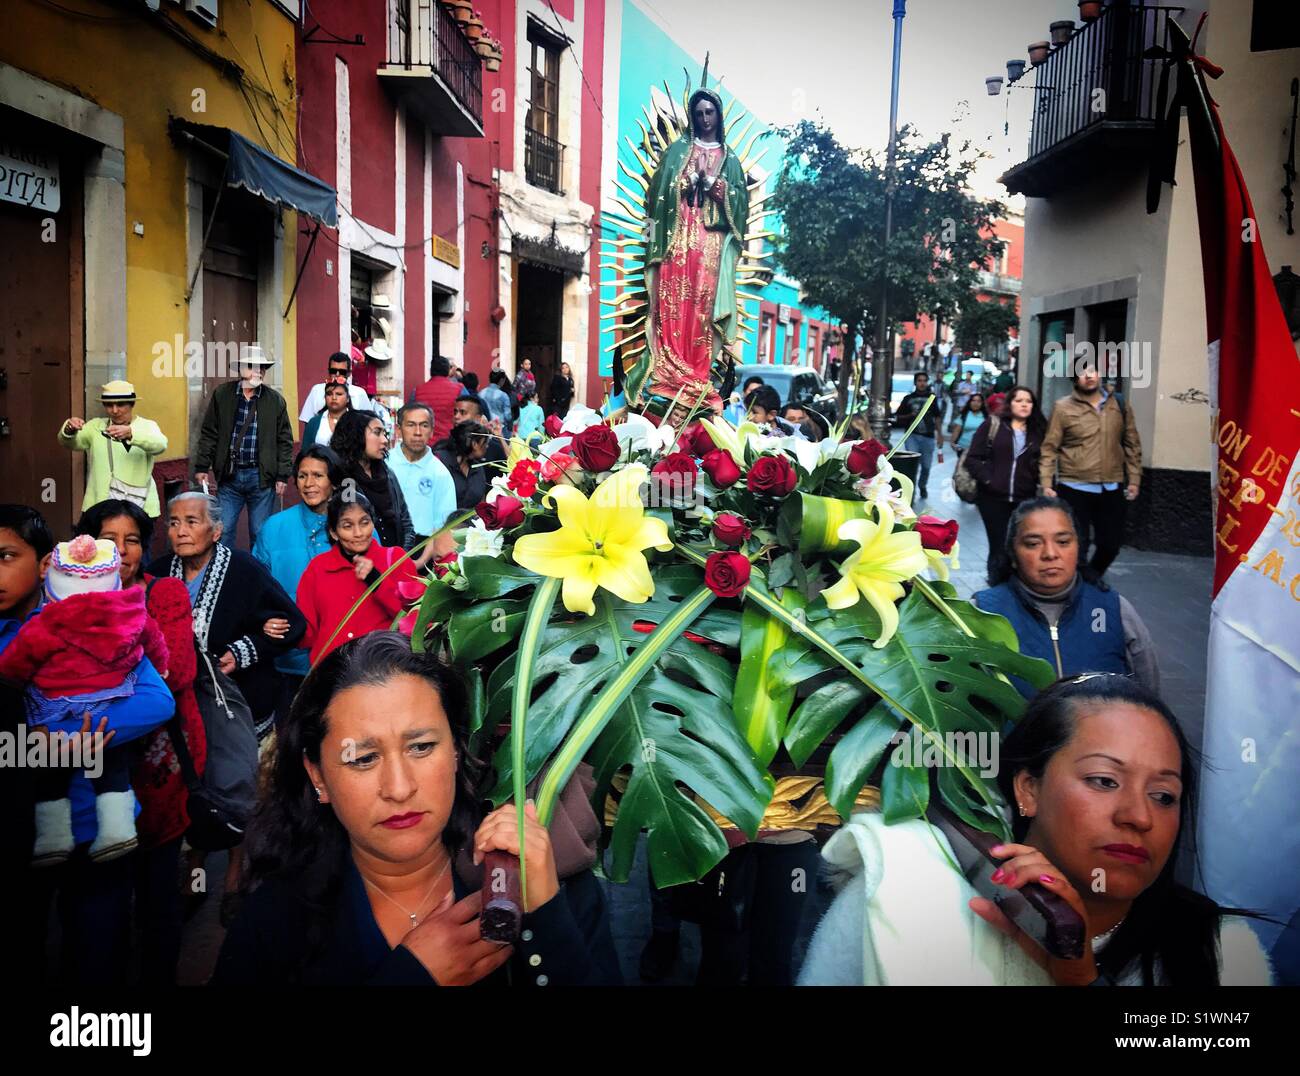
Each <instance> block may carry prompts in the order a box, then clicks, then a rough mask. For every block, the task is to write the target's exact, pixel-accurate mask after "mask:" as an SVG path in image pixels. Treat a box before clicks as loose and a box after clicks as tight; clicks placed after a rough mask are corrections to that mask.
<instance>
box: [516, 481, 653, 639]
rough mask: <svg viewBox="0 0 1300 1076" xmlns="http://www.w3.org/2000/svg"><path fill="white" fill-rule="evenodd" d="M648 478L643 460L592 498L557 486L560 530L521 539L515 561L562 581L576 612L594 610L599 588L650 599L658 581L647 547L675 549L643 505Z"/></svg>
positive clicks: (566, 601)
mask: <svg viewBox="0 0 1300 1076" xmlns="http://www.w3.org/2000/svg"><path fill="white" fill-rule="evenodd" d="M648 477H649V471H647V470H646V468H645V467H644V466H642V465H641V464H639V463H637V464H632V465H631V466H629V467H624V468H623V469H622V470H621V471H618V472H616V473H615V474H612V475H610V476H609V478H607V479H605V481H603V482H602V483H601V484H600V485H599V486H597V487H596V491H595V492H594V493H593V494H592V495H591V499H590V500H588V499H587V497H586V495H585V494H583V492H582V491H581V490H579V489H577V488H576V487H574V486H564V485H560V486H556V487H554V488H553V489H552V490H551V491H550V493H548V494H547V497H548V499H549V500H551V501H552V502H553V503H554V504H555V509H556V513H557V514H558V516H559V518H560V529H559V530H556V531H550V532H549V533H547V534H526V535H524V536H523V537H522V538H520V539H519V540H518V541H516V542H515V549H514V558H515V563H516V564H519V565H520V566H521V567H524V568H527V569H528V570H529V571H532V572H536V573H537V574H538V575H545V576H550V577H551V578H553V579H563V580H564V590H563V592H562V593H563V597H564V607H565V608H566V609H567V610H568V611H569V612H571V613H586V614H587V615H588V616H591V615H592V614H594V613H595V612H596V603H595V602H594V601H593V600H592V598H593V596H594V595H595V593H596V588H597V587H604V588H605V589H606V590H608V591H610V592H611V593H613V594H616V595H618V597H620V598H622V599H623V600H624V601H628V602H637V603H639V602H644V601H648V600H649V599H650V597H651V596H652V595H653V594H654V592H655V585H654V580H653V579H652V578H651V577H650V565H649V564H647V563H646V559H645V554H644V553H643V552H642V550H644V549H645V548H647V547H648V546H654V547H655V548H656V549H662V550H669V549H672V547H673V543H672V541H671V540H670V539H669V537H668V527H667V526H666V525H665V523H664V521H663V520H662V519H657V518H656V517H654V516H648V515H646V514H645V508H644V506H643V505H642V503H641V485H642V483H644V482H645V481H646V479H647V478H648Z"/></svg>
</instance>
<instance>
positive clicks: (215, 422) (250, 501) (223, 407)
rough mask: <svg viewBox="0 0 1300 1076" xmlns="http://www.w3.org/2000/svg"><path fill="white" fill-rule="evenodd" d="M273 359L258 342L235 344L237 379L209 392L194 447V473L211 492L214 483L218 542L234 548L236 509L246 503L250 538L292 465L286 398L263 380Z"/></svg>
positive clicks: (279, 492) (280, 491) (281, 489)
mask: <svg viewBox="0 0 1300 1076" xmlns="http://www.w3.org/2000/svg"><path fill="white" fill-rule="evenodd" d="M274 362H275V360H274V359H270V358H268V357H267V355H266V352H265V351H263V350H262V348H261V347H259V346H258V345H257V344H242V345H240V349H239V380H238V381H227V382H225V383H224V384H221V385H218V386H217V387H216V388H215V389H213V391H212V397H211V399H209V400H208V407H207V410H206V411H205V412H204V415H203V425H202V426H201V427H200V428H199V443H198V447H197V448H196V449H195V451H194V477H195V480H196V481H199V482H205V483H206V484H207V486H208V489H209V491H211V490H212V487H213V486H216V487H217V489H216V494H217V500H218V501H220V503H221V515H222V520H223V522H224V528H223V530H222V532H221V543H222V544H223V545H224V546H226V548H227V549H234V547H235V535H236V533H237V531H238V528H239V514H240V513H241V512H242V511H243V510H244V508H245V507H247V508H248V540H249V543H250V544H251V543H252V542H255V541H257V532H258V531H259V530H260V529H261V526H262V524H263V523H264V522H265V521H266V518H267V517H268V516H269V515H270V514H271V509H272V507H273V506H274V503H275V499H276V498H277V497H280V496H283V494H284V487H285V484H286V483H287V482H288V480H289V472H290V470H291V468H292V465H293V428H292V426H291V425H290V423H289V411H288V408H287V407H286V406H285V403H284V397H283V396H281V395H280V394H279V393H278V392H276V391H275V389H273V388H271V386H270V385H267V384H265V377H266V370H267V368H268V367H270V366H272V365H274Z"/></svg>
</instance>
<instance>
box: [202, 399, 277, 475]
mask: <svg viewBox="0 0 1300 1076" xmlns="http://www.w3.org/2000/svg"><path fill="white" fill-rule="evenodd" d="M241 391H242V390H241V389H240V387H239V382H238V381H226V382H224V383H222V384H220V385H218V386H217V387H216V388H215V389H213V390H212V398H211V399H210V400H208V407H207V410H206V411H204V412H203V425H202V426H200V427H199V443H198V446H197V447H196V448H195V450H194V470H195V471H212V472H214V473H215V474H216V476H217V481H218V482H220V481H221V480H222V478H223V477H224V475H225V473H226V465H227V464H228V463H229V462H230V439H231V438H232V437H233V436H234V435H235V415H236V413H237V412H238V410H239V396H238V394H239V393H240V392H241ZM257 469H258V471H259V473H260V475H261V479H262V485H263V487H265V486H269V485H270V484H271V483H272V482H288V481H289V476H290V472H291V471H292V470H293V426H292V425H291V424H290V422H289V410H288V408H286V407H285V405H284V397H283V396H281V395H280V394H279V393H278V392H276V391H275V389H273V388H271V386H270V385H263V386H262V395H261V396H259V397H258V400H257Z"/></svg>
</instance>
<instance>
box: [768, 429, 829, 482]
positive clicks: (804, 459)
mask: <svg viewBox="0 0 1300 1076" xmlns="http://www.w3.org/2000/svg"><path fill="white" fill-rule="evenodd" d="M777 444H778V445H780V446H781V451H782V452H784V453H785V454H786V455H787V456H793V457H794V458H795V459H796V460H798V461H799V466H800V467H802V468H803V469H804V470H805V471H807V472H808V473H809V474H812V473H813V471H814V470H816V468H817V464H819V463H820V462H821V460H822V453H821V448H820V447H819V446H818V444H817V442H816V441H809V440H807V439H806V438H803V437H782V438H781V439H780V440H779V441H777Z"/></svg>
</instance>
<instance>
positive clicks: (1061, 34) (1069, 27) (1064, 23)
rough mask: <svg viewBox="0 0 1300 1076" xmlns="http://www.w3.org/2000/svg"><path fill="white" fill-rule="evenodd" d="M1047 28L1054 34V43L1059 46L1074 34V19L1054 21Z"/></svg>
mask: <svg viewBox="0 0 1300 1076" xmlns="http://www.w3.org/2000/svg"><path fill="white" fill-rule="evenodd" d="M1047 29H1048V32H1049V33H1050V34H1051V35H1052V44H1053V45H1056V46H1058V47H1059V46H1061V45H1064V44H1065V43H1066V42H1067V41H1069V40H1070V38H1071V37H1073V36H1074V20H1073V19H1060V20H1058V21H1057V22H1054V23H1052V25H1051V26H1049V27H1048V28H1047Z"/></svg>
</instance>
